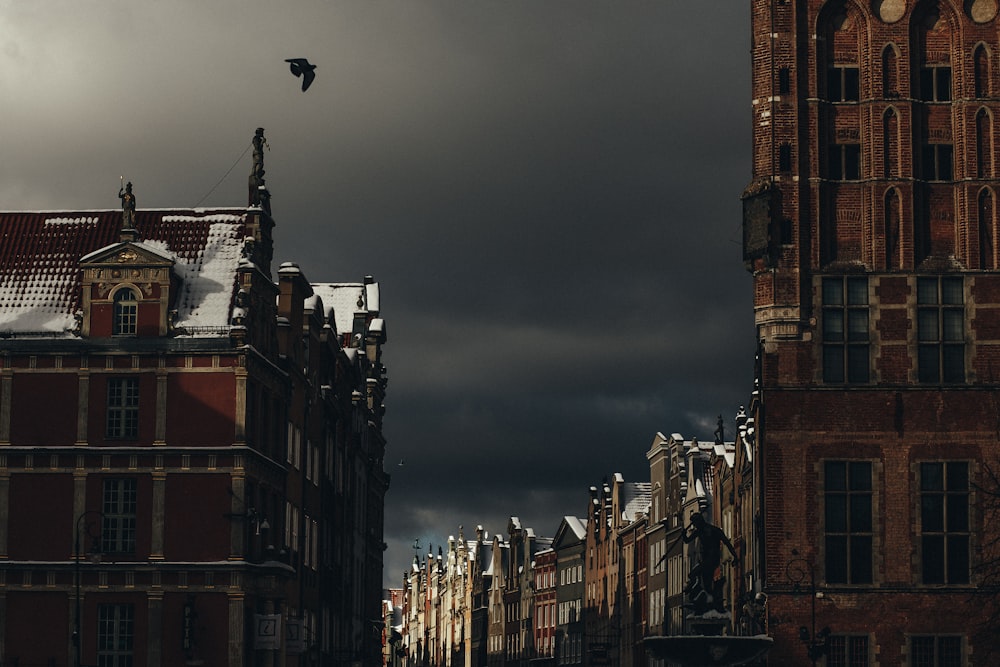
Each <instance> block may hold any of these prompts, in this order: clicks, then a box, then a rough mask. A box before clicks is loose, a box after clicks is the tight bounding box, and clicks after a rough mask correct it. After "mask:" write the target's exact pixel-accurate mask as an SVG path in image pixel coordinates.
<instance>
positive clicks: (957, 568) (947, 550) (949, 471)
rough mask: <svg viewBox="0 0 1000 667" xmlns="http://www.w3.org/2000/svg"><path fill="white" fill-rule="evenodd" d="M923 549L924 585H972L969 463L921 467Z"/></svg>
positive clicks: (928, 464)
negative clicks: (970, 568)
mask: <svg viewBox="0 0 1000 667" xmlns="http://www.w3.org/2000/svg"><path fill="white" fill-rule="evenodd" d="M920 550H921V555H922V564H923V583H925V584H967V583H969V464H968V463H967V462H965V461H940V462H934V463H921V464H920Z"/></svg>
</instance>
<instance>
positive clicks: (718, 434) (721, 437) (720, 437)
mask: <svg viewBox="0 0 1000 667" xmlns="http://www.w3.org/2000/svg"><path fill="white" fill-rule="evenodd" d="M718 425H719V427H718V428H717V429H715V444H717V445H721V444H723V443H724V442H725V441H726V426H725V421H724V420H723V419H722V415H719V421H718Z"/></svg>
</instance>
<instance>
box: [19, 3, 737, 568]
mask: <svg viewBox="0 0 1000 667" xmlns="http://www.w3.org/2000/svg"><path fill="white" fill-rule="evenodd" d="M748 15H749V8H748V3H746V2H736V1H734V0H727V1H724V2H716V3H706V2H691V1H690V0H656V1H653V0H643V1H638V0H636V1H631V0H447V1H446V0H396V1H383V0H314V1H306V0H289V1H286V2H275V1H274V0H267V1H263V0H261V1H256V0H213V1H212V2H204V1H203V0H170V1H167V0H158V1H157V0H139V1H136V0H93V1H87V2H79V0H47V1H46V2H20V1H15V0H0V93H2V95H0V137H2V141H0V155H2V159H0V209H6V210H21V209H31V210H37V209H81V208H117V207H118V206H119V201H118V198H117V193H118V187H119V177H120V176H122V175H124V177H125V178H126V179H130V180H132V181H133V182H134V183H135V193H136V196H137V199H138V203H139V207H140V208H153V207H192V206H196V205H199V204H200V205H205V206H231V205H234V206H242V205H244V204H245V203H246V175H247V173H248V172H249V166H250V161H249V160H250V158H249V155H244V156H243V158H242V160H239V162H238V164H236V166H235V168H233V165H234V164H235V163H237V161H238V159H239V158H240V156H241V155H242V154H243V152H244V150H245V148H246V147H247V145H248V144H249V141H250V138H251V137H252V135H253V130H254V128H255V127H257V126H262V127H264V128H266V132H265V134H266V137H267V139H268V142H269V145H270V151H269V152H267V153H266V155H265V168H266V170H267V175H266V179H267V184H268V187H269V189H270V190H271V193H272V206H273V212H274V217H275V219H276V221H277V229H276V232H275V234H276V257H275V259H276V261H278V262H283V261H295V262H298V263H299V265H300V266H301V267H302V268H303V269H304V271H305V273H306V276H307V277H308V278H309V279H310V280H312V281H314V282H327V281H360V280H361V279H362V277H363V276H364V275H365V274H372V275H374V276H375V278H376V280H378V281H379V283H380V284H381V288H382V309H383V316H384V317H385V319H386V322H387V325H388V329H389V343H388V345H387V346H386V363H387V366H388V369H389V377H390V383H389V388H388V399H387V401H386V403H387V410H388V411H387V415H386V434H387V437H388V439H389V453H388V455H387V458H386V468H387V470H388V471H389V472H390V474H391V475H392V487H391V489H390V491H389V495H388V498H387V500H386V538H387V542H388V543H389V550H388V552H387V553H386V577H385V579H386V581H387V582H388V583H390V584H393V585H399V582H400V581H401V575H402V571H403V569H404V568H405V566H406V564H407V563H408V562H409V561H410V560H411V559H412V558H413V551H412V549H411V545H412V544H413V541H414V539H415V538H420V544H421V546H422V547H423V548H424V549H426V548H427V545H428V544H432V545H434V550H435V551H436V550H437V545H439V544H441V543H442V542H444V540H446V539H447V537H448V535H449V534H456V535H457V532H458V526H459V525H460V524H462V525H464V526H465V527H466V534H467V535H471V534H472V533H473V530H474V527H475V525H477V524H482V525H483V526H484V527H485V528H486V529H487V530H489V531H490V532H491V533H497V532H502V531H503V530H504V529H505V527H506V523H507V518H508V517H510V516H518V517H520V518H521V520H522V522H523V523H524V524H525V525H528V526H530V527H532V528H534V529H535V532H536V533H537V534H541V535H552V534H553V533H554V532H555V530H556V528H557V527H558V524H559V520H560V517H561V516H562V515H564V514H577V515H580V514H584V513H585V512H586V506H587V488H588V487H589V486H590V485H592V484H597V483H599V482H600V481H601V479H602V478H603V477H605V476H608V475H610V474H612V473H614V472H616V471H617V472H622V473H623V474H624V475H625V477H626V479H628V480H630V481H642V480H648V468H647V467H646V460H645V452H646V450H647V449H648V447H649V445H650V443H651V442H652V439H653V436H654V434H655V433H656V432H657V431H662V432H664V433H667V434H669V433H672V432H679V433H681V434H683V435H685V436H686V437H692V436H696V437H700V438H710V437H711V434H712V431H713V430H714V428H715V419H716V416H717V415H719V414H720V413H721V414H723V415H724V416H725V418H726V421H727V424H728V425H729V431H730V433H732V430H733V428H732V416H733V415H734V414H735V411H736V409H737V408H738V406H739V405H740V404H741V403H743V402H744V401H745V398H746V396H747V394H748V392H749V391H750V383H751V371H752V365H753V348H754V341H753V339H754V332H753V325H752V307H751V292H750V279H749V276H748V275H747V274H746V273H745V271H744V269H743V266H742V261H741V256H740V245H739V242H740V202H739V194H740V192H741V190H742V188H743V187H744V185H746V183H747V182H748V181H749V180H750V160H749V157H750V149H751V146H750V135H749V123H750V86H749V73H750V62H749V55H748V51H749V32H750V31H749V16H748ZM292 57H307V58H309V59H310V60H311V61H312V62H313V63H315V64H317V66H318V69H317V70H316V81H315V83H314V84H313V86H312V87H311V88H310V89H309V91H308V92H306V93H302V92H301V91H300V84H299V80H297V79H295V78H294V77H293V76H292V74H291V73H290V72H289V71H288V67H287V65H286V64H285V62H284V59H285V58H292ZM231 168H232V171H231V172H230V173H229V174H228V176H227V172H228V171H229V170H230V169H231ZM401 459H405V465H403V466H399V465H398V464H397V463H398V461H400V460H401Z"/></svg>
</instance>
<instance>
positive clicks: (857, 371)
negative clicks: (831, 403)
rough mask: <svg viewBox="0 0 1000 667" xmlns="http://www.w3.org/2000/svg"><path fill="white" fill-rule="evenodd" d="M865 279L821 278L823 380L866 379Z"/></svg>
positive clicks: (866, 280)
mask: <svg viewBox="0 0 1000 667" xmlns="http://www.w3.org/2000/svg"><path fill="white" fill-rule="evenodd" d="M868 357H869V338H868V278H867V277H864V276H860V277H859V276H850V277H846V278H845V277H836V278H824V279H823V381H824V382H827V383H833V384H839V383H843V382H848V383H866V382H868V380H869V368H868V367H869V360H868Z"/></svg>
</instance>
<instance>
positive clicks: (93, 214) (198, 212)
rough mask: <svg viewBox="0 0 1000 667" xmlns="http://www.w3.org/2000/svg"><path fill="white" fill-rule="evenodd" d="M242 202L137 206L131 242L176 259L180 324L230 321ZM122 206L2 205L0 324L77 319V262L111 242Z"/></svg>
mask: <svg viewBox="0 0 1000 667" xmlns="http://www.w3.org/2000/svg"><path fill="white" fill-rule="evenodd" d="M245 221H246V210H245V209H214V210H209V209H193V210H189V211H177V210H173V211H154V210H145V209H144V210H139V211H136V227H137V228H138V230H139V233H140V237H141V240H140V241H137V242H136V243H135V244H134V245H136V246H138V247H141V248H142V249H144V250H146V251H147V252H152V253H154V254H156V255H159V256H162V257H164V258H165V259H169V260H172V261H173V262H174V271H175V272H176V273H177V275H178V276H179V277H180V278H181V281H182V284H181V290H180V293H179V294H178V299H177V302H176V308H177V320H176V324H177V325H178V326H180V327H187V328H189V329H196V328H202V327H206V328H214V327H225V326H228V324H229V315H230V309H231V307H232V298H233V290H234V286H235V280H236V269H237V266H238V264H239V260H240V258H241V251H242V246H243V239H244V237H245V229H244V227H245ZM120 231H121V210H119V209H111V210H100V211H86V212H71V211H52V212H0V331H4V332H13V333H48V334H52V333H63V334H66V335H70V332H72V331H73V330H74V329H75V327H76V321H75V318H74V314H75V313H76V311H77V310H79V309H80V305H81V303H80V300H81V283H80V279H81V275H80V268H79V262H80V260H81V259H84V258H86V257H88V256H91V255H93V253H95V252H97V251H100V250H102V249H107V248H109V247H111V246H114V245H116V244H117V243H118V242H119V239H120Z"/></svg>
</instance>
